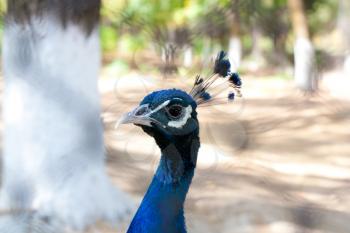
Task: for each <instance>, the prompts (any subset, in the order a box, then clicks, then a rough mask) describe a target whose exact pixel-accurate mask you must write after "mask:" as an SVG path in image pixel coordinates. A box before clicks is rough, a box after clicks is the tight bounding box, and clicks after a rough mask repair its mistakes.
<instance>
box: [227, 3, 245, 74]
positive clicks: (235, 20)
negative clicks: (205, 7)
mask: <svg viewBox="0 0 350 233" xmlns="http://www.w3.org/2000/svg"><path fill="white" fill-rule="evenodd" d="M239 3H240V1H239V0H235V1H233V3H232V9H231V11H232V17H231V20H230V21H231V25H232V26H231V29H230V40H229V46H228V58H229V59H230V61H231V65H232V68H231V70H232V71H233V72H236V71H237V69H238V68H239V66H240V64H241V58H242V44H241V40H240V30H241V29H240V20H239Z"/></svg>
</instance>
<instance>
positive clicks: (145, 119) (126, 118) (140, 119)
mask: <svg viewBox="0 0 350 233" xmlns="http://www.w3.org/2000/svg"><path fill="white" fill-rule="evenodd" d="M151 114H152V111H151V109H150V108H149V106H148V104H143V105H140V106H138V107H137V108H135V109H134V110H132V111H131V112H128V113H126V114H124V115H123V116H122V117H121V118H120V120H119V121H118V122H117V124H116V125H115V128H117V127H118V126H119V125H121V124H130V123H132V124H138V125H145V126H152V124H151V123H152V122H153V119H152V118H151V117H150V115H151Z"/></svg>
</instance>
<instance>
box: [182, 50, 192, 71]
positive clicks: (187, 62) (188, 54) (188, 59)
mask: <svg viewBox="0 0 350 233" xmlns="http://www.w3.org/2000/svg"><path fill="white" fill-rule="evenodd" d="M192 60H193V53H192V48H191V47H186V49H185V52H184V66H185V67H190V66H192Z"/></svg>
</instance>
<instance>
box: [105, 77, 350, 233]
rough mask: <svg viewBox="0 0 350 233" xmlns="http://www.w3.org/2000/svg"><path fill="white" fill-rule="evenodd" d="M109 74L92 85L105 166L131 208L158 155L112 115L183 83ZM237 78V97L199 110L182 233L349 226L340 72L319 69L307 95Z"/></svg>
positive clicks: (346, 109)
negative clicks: (317, 82) (315, 87)
mask: <svg viewBox="0 0 350 233" xmlns="http://www.w3.org/2000/svg"><path fill="white" fill-rule="evenodd" d="M113 78H115V77H112V76H109V75H108V74H104V75H103V77H102V78H101V81H100V89H101V91H102V92H103V108H104V114H103V117H104V121H105V125H106V144H107V146H106V150H107V152H108V170H109V173H110V175H111V176H112V177H113V179H114V181H115V183H116V184H118V185H120V186H121V187H122V188H123V189H124V190H125V191H126V192H128V193H130V195H132V196H133V197H134V199H135V203H136V204H138V203H140V201H141V198H142V197H143V194H144V192H145V191H146V188H147V186H148V184H149V182H150V181H151V178H152V175H153V172H154V169H155V167H156V166H157V162H158V159H159V151H158V149H157V147H156V145H155V143H154V142H153V140H152V139H151V138H150V137H148V136H146V135H145V134H144V133H143V132H142V130H141V129H139V128H137V127H135V126H131V125H125V126H122V127H120V128H118V129H116V130H115V129H114V124H115V121H116V119H117V118H118V117H119V116H120V115H121V114H122V113H123V112H125V111H128V110H131V109H132V108H133V106H135V105H137V104H138V102H139V101H140V100H141V99H142V98H143V96H144V95H146V93H148V92H149V91H151V90H155V89H159V88H164V87H171V86H173V87H181V88H184V87H186V85H187V84H184V83H186V82H189V81H186V80H185V81H184V80H180V81H174V80H164V79H162V78H157V77H155V76H144V75H140V74H139V73H137V72H130V73H129V74H128V75H126V76H120V77H119V78H118V79H117V80H115V79H113ZM243 78H244V88H243V93H244V100H239V101H237V102H236V103H235V104H233V105H224V106H215V107H202V108H200V109H199V119H200V122H201V142H202V146H201V150H200V155H199V159H198V169H197V172H196V175H195V178H194V180H193V184H192V186H191V189H190V192H189V195H188V198H187V202H186V219H187V225H188V229H189V232H192V233H207V232H208V233H209V232H220V233H244V232H252V233H253V232H254V233H255V232H269V233H274V232H275V233H289V232H312V233H316V232H317V233H319V232H337V233H348V232H350V225H349V221H350V211H349V210H350V197H349V195H348V193H349V192H350V158H349V152H350V143H349V140H350V131H349V126H350V118H349V116H350V104H349V103H350V102H349V101H350V94H348V92H347V90H345V89H346V87H349V85H346V82H348V81H346V79H345V78H344V74H343V73H342V72H341V71H334V72H328V73H325V74H323V81H322V83H321V91H320V92H319V93H318V94H317V95H315V96H313V97H307V96H305V95H303V94H302V93H299V92H298V91H296V90H295V89H294V87H293V82H292V80H286V79H283V78H270V79H266V78H261V77H252V76H246V77H243ZM116 83H117V84H116ZM164 83H166V84H164ZM332 83H336V85H330V84H332ZM187 88H189V86H187ZM128 221H130V220H128ZM128 221H126V224H125V225H127V222H128ZM122 230H124V229H122ZM121 232H123V231H121Z"/></svg>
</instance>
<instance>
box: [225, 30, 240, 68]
mask: <svg viewBox="0 0 350 233" xmlns="http://www.w3.org/2000/svg"><path fill="white" fill-rule="evenodd" d="M241 57H242V44H241V40H240V39H239V37H236V36H232V37H231V38H230V41H229V48H228V58H229V59H230V62H231V70H232V71H233V72H236V71H237V69H238V68H239V66H240V64H241Z"/></svg>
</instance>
